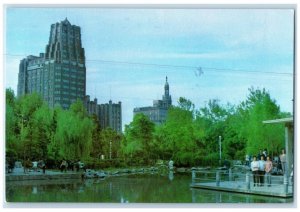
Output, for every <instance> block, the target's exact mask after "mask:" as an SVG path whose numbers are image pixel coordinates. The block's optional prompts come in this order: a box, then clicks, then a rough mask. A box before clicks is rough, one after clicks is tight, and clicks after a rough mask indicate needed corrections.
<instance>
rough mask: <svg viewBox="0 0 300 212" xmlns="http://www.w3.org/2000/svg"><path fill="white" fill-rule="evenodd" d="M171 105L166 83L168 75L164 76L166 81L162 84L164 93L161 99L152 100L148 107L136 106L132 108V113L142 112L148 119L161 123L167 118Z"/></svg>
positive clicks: (168, 88)
mask: <svg viewBox="0 0 300 212" xmlns="http://www.w3.org/2000/svg"><path fill="white" fill-rule="evenodd" d="M171 106H172V98H171V95H170V87H169V83H168V77H166V82H165V86H164V95H163V96H162V99H161V100H154V101H153V106H148V107H138V108H134V110H133V115H136V114H140V113H142V114H144V115H146V116H147V117H148V118H149V119H150V121H152V122H154V123H155V124H162V123H164V122H165V121H166V119H167V113H168V109H169V108H170V107H171Z"/></svg>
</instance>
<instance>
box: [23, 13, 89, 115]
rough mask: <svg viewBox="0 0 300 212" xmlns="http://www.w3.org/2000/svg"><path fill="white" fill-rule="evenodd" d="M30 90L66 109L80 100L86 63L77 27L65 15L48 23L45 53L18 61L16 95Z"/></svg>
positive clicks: (48, 101)
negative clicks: (48, 35)
mask: <svg viewBox="0 0 300 212" xmlns="http://www.w3.org/2000/svg"><path fill="white" fill-rule="evenodd" d="M33 92H36V93H39V94H40V95H41V96H42V98H43V99H44V101H45V102H47V103H48V105H49V106H50V107H54V106H55V105H60V106H61V107H62V108H64V109H67V108H69V107H70V105H71V104H72V103H73V102H75V101H76V100H77V99H80V100H81V101H84V97H85V93H86V67H85V55H84V49H83V48H82V44H81V31H80V27H78V26H75V25H71V24H70V22H69V21H68V20H67V19H65V20H64V21H61V22H60V23H56V24H52V25H51V31H50V37H49V43H48V44H47V45H46V51H45V53H40V56H39V57H38V56H28V57H27V58H25V59H23V60H21V62H20V66H19V76H18V96H21V95H24V94H27V93H33Z"/></svg>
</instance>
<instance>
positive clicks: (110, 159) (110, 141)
mask: <svg viewBox="0 0 300 212" xmlns="http://www.w3.org/2000/svg"><path fill="white" fill-rule="evenodd" d="M109 159H110V160H111V141H110V142H109Z"/></svg>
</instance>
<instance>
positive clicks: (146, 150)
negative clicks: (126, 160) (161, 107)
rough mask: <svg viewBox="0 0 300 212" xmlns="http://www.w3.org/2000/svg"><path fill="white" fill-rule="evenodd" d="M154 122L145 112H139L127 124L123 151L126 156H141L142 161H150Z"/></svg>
mask: <svg viewBox="0 0 300 212" xmlns="http://www.w3.org/2000/svg"><path fill="white" fill-rule="evenodd" d="M153 133H154V123H153V122H151V121H150V120H149V118H148V117H147V116H145V115H144V114H137V115H135V116H134V118H133V121H132V122H131V123H130V124H129V125H126V126H125V133H124V138H123V141H122V152H123V153H124V154H125V156H126V157H130V158H140V159H141V163H146V164H148V163H149V162H150V155H151V153H150V152H152V151H154V150H152V149H150V146H151V142H153Z"/></svg>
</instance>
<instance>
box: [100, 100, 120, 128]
mask: <svg viewBox="0 0 300 212" xmlns="http://www.w3.org/2000/svg"><path fill="white" fill-rule="evenodd" d="M99 106H100V109H99V116H100V126H101V128H102V129H105V128H108V127H109V128H111V129H113V130H115V131H117V132H119V133H121V132H122V105H121V102H118V103H117V104H116V103H112V101H111V100H109V103H106V104H100V105H99Z"/></svg>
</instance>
